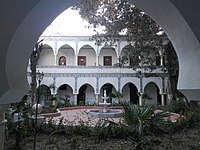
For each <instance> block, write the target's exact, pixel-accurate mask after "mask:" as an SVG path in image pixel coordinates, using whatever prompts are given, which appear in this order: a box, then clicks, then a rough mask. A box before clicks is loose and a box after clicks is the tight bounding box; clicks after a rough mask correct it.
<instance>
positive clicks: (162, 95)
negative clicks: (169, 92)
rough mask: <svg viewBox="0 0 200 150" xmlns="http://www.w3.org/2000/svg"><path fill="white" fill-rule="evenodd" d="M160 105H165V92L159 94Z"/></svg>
mask: <svg viewBox="0 0 200 150" xmlns="http://www.w3.org/2000/svg"><path fill="white" fill-rule="evenodd" d="M161 106H165V93H162V94H161Z"/></svg>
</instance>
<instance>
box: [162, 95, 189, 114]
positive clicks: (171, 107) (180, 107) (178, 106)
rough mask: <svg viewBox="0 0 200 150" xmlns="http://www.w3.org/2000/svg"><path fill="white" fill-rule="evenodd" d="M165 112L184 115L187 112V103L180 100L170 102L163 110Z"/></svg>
mask: <svg viewBox="0 0 200 150" xmlns="http://www.w3.org/2000/svg"><path fill="white" fill-rule="evenodd" d="M164 110H165V111H169V112H174V113H179V114H184V113H185V112H186V111H188V110H189V107H188V106H187V103H186V102H185V101H184V100H183V99H182V98H179V99H176V100H172V101H171V102H170V103H169V104H168V105H166V106H165V108H164Z"/></svg>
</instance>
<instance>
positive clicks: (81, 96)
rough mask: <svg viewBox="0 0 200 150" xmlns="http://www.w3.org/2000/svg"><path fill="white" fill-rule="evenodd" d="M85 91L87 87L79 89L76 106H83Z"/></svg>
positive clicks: (83, 86)
mask: <svg viewBox="0 0 200 150" xmlns="http://www.w3.org/2000/svg"><path fill="white" fill-rule="evenodd" d="M86 89H87V85H82V86H81V87H80V89H79V90H78V95H77V104H78V105H85V102H86Z"/></svg>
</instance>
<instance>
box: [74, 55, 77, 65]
mask: <svg viewBox="0 0 200 150" xmlns="http://www.w3.org/2000/svg"><path fill="white" fill-rule="evenodd" d="M74 60H75V62H74V66H78V55H75V59H74Z"/></svg>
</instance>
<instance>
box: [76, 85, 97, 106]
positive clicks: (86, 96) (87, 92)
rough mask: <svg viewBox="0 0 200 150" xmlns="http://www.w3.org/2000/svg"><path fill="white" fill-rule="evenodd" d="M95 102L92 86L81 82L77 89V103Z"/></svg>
mask: <svg viewBox="0 0 200 150" xmlns="http://www.w3.org/2000/svg"><path fill="white" fill-rule="evenodd" d="M95 102H96V98H95V94H94V88H93V87H92V85H90V84H87V83H86V84H83V85H82V86H81V87H80V88H79V90H78V95H77V104H78V105H83V104H94V103H95Z"/></svg>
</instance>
